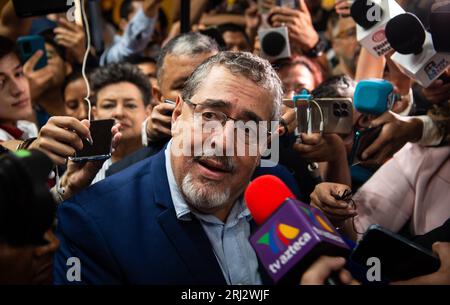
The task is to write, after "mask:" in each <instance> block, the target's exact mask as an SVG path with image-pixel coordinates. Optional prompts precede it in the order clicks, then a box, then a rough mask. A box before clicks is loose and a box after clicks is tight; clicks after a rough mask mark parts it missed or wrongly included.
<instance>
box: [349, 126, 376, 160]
mask: <svg viewBox="0 0 450 305" xmlns="http://www.w3.org/2000/svg"><path fill="white" fill-rule="evenodd" d="M382 129H383V126H378V127H374V128H368V129H364V130H360V131H357V132H356V133H355V136H354V138H353V148H352V153H351V156H350V159H349V163H350V165H356V164H359V163H360V162H361V155H362V153H363V152H364V150H366V148H367V147H369V146H370V144H372V143H373V142H374V141H375V140H376V138H378V136H379V135H380V133H381V130H382Z"/></svg>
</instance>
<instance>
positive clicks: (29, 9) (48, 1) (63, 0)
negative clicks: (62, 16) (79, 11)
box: [12, 0, 71, 18]
mask: <svg viewBox="0 0 450 305" xmlns="http://www.w3.org/2000/svg"><path fill="white" fill-rule="evenodd" d="M12 2H13V5H14V10H15V11H16V15H17V16H18V17H20V18H25V17H33V16H44V15H47V14H51V13H64V12H67V11H68V10H69V9H70V7H71V6H70V3H71V2H70V1H67V0H59V1H55V0H40V1H29V0H12Z"/></svg>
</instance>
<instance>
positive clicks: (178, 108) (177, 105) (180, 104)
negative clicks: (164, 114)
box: [172, 96, 184, 126]
mask: <svg viewBox="0 0 450 305" xmlns="http://www.w3.org/2000/svg"><path fill="white" fill-rule="evenodd" d="M183 104H184V101H183V100H182V99H181V97H180V96H178V97H177V99H176V101H175V109H174V111H173V113H172V126H173V124H174V123H175V121H176V120H177V119H178V117H179V116H181V113H182V108H183Z"/></svg>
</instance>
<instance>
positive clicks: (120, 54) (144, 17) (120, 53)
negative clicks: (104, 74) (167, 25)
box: [100, 0, 161, 65]
mask: <svg viewBox="0 0 450 305" xmlns="http://www.w3.org/2000/svg"><path fill="white" fill-rule="evenodd" d="M160 3H161V0H145V1H132V0H127V1H124V3H123V4H122V8H121V24H120V27H121V29H122V31H123V35H122V36H116V37H115V38H114V42H113V44H112V45H111V46H110V47H108V48H107V49H106V50H105V51H104V52H103V54H102V55H101V57H100V64H101V65H106V64H108V63H117V62H120V61H123V60H126V59H127V58H129V57H132V56H135V55H139V54H142V53H143V52H144V50H145V48H146V47H147V44H148V43H149V42H150V41H151V39H152V35H153V32H154V29H155V24H156V21H157V20H156V19H157V14H158V10H159V6H160Z"/></svg>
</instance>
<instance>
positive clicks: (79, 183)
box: [61, 124, 122, 200]
mask: <svg viewBox="0 0 450 305" xmlns="http://www.w3.org/2000/svg"><path fill="white" fill-rule="evenodd" d="M119 130H120V124H116V125H114V127H113V128H112V130H111V132H112V134H113V139H112V148H113V152H114V150H115V149H116V148H117V146H118V145H119V143H120V139H121V137H122V134H121V133H120V131H119ZM104 162H105V160H102V161H93V162H73V161H69V162H68V164H67V170H66V172H65V173H64V175H63V177H62V178H61V187H63V188H64V190H65V192H64V195H63V199H64V200H67V199H69V198H70V197H72V196H74V195H76V194H77V193H78V192H80V191H81V190H83V189H85V188H87V187H88V186H89V185H91V183H92V180H94V178H95V176H96V175H97V173H98V171H99V170H100V169H101V168H102V166H103V163H104Z"/></svg>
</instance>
